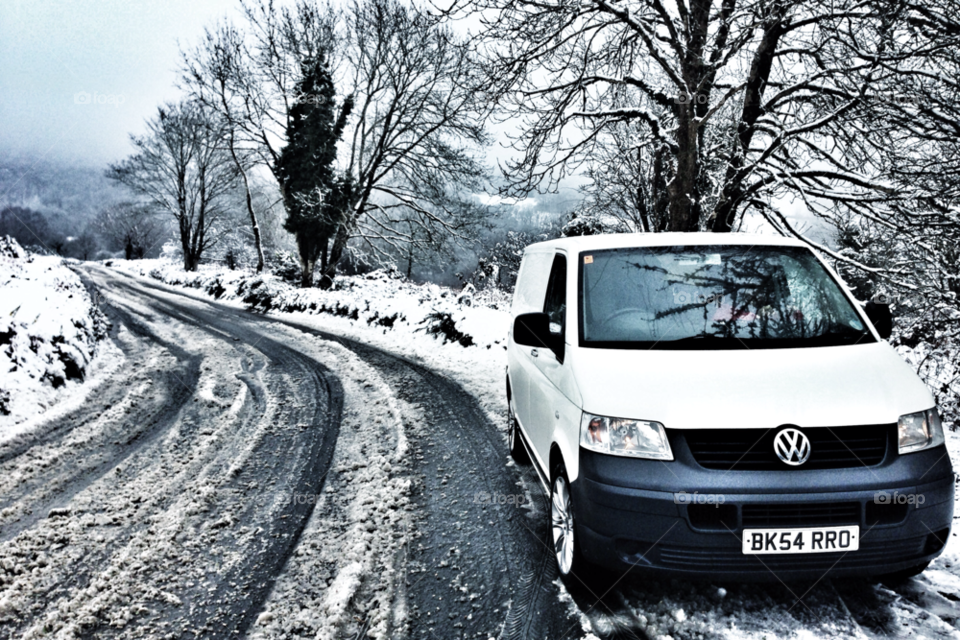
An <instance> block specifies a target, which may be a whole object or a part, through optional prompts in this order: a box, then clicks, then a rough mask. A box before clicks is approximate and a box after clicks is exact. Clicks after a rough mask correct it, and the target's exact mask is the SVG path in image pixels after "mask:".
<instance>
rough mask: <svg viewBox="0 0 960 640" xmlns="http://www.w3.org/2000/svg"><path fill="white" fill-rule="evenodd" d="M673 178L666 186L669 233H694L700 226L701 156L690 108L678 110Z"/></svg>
mask: <svg viewBox="0 0 960 640" xmlns="http://www.w3.org/2000/svg"><path fill="white" fill-rule="evenodd" d="M680 111H681V113H680V118H679V120H680V122H679V123H678V126H677V130H678V136H677V138H678V139H677V142H678V143H679V147H680V150H679V152H678V153H677V160H676V162H677V167H676V169H677V170H676V174H675V175H674V176H673V179H672V180H671V181H670V182H669V183H668V184H667V191H668V193H669V194H670V212H669V216H670V222H669V228H668V230H669V231H697V230H698V228H699V226H700V207H699V204H698V202H699V193H698V188H699V186H700V185H699V180H698V178H699V175H700V153H699V151H700V150H699V145H698V144H697V128H698V127H697V123H696V121H695V120H694V119H693V118H692V117H691V116H692V115H693V114H692V113H691V111H692V109H690V108H689V105H682V106H681V107H680Z"/></svg>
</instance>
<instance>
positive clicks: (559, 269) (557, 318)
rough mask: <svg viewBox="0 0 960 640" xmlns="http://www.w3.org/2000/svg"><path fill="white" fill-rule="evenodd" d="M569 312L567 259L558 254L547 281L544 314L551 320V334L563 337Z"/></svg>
mask: <svg viewBox="0 0 960 640" xmlns="http://www.w3.org/2000/svg"><path fill="white" fill-rule="evenodd" d="M566 311H567V258H566V256H563V255H560V254H557V257H556V258H554V259H553V267H552V268H551V269H550V280H548V281H547V297H546V300H545V301H544V303H543V312H544V313H546V314H547V316H548V317H549V318H550V333H555V334H560V335H563V333H564V329H565V328H566V327H564V322H565V321H564V318H565V317H566Z"/></svg>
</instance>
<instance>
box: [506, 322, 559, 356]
mask: <svg viewBox="0 0 960 640" xmlns="http://www.w3.org/2000/svg"><path fill="white" fill-rule="evenodd" d="M551 324H552V325H553V326H551ZM551 329H558V331H557V332H552V331H551ZM559 329H560V327H559V326H558V325H557V324H556V323H551V322H550V317H549V316H548V315H547V314H545V313H524V314H521V315H519V316H517V317H516V319H515V320H514V321H513V341H514V342H516V343H517V344H520V345H523V346H525V347H535V348H540V349H550V350H551V351H553V353H554V355H556V356H557V360H559V361H560V362H563V351H564V349H563V333H561V332H560V331H559Z"/></svg>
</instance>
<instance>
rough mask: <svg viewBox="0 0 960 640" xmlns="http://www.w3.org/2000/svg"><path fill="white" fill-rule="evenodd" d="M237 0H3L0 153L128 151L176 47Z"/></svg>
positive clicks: (74, 155) (168, 92) (87, 160)
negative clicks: (132, 137) (131, 135)
mask: <svg viewBox="0 0 960 640" xmlns="http://www.w3.org/2000/svg"><path fill="white" fill-rule="evenodd" d="M237 4H238V3H237V0H74V1H70V0H0V153H2V154H4V155H17V156H27V157H32V158H43V159H47V160H67V161H70V162H81V163H84V164H91V163H92V164H103V163H106V162H111V161H116V160H120V159H121V158H123V157H124V156H125V155H127V154H128V153H130V151H131V147H130V145H129V143H128V136H129V134H130V133H131V132H140V131H142V129H143V121H144V119H145V118H147V117H149V116H151V115H152V114H153V112H154V111H155V109H156V107H157V106H158V105H159V104H161V103H162V102H164V101H170V100H175V99H176V98H177V97H178V96H179V92H178V90H177V89H176V88H175V86H174V83H175V82H176V80H177V68H178V66H179V62H180V54H179V52H180V47H181V46H183V47H185V48H190V47H192V46H194V45H195V44H196V43H197V42H198V41H199V38H200V36H201V35H202V33H203V28H204V27H205V26H208V25H211V24H213V23H214V22H216V21H217V20H218V19H219V18H221V17H223V16H227V15H234V16H235V15H236V6H237Z"/></svg>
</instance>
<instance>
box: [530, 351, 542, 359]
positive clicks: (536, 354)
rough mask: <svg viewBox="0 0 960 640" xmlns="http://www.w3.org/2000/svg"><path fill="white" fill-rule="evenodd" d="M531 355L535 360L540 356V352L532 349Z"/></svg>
mask: <svg viewBox="0 0 960 640" xmlns="http://www.w3.org/2000/svg"><path fill="white" fill-rule="evenodd" d="M530 355H532V356H533V357H534V358H537V357H539V356H540V352H539V351H537V350H536V349H530Z"/></svg>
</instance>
